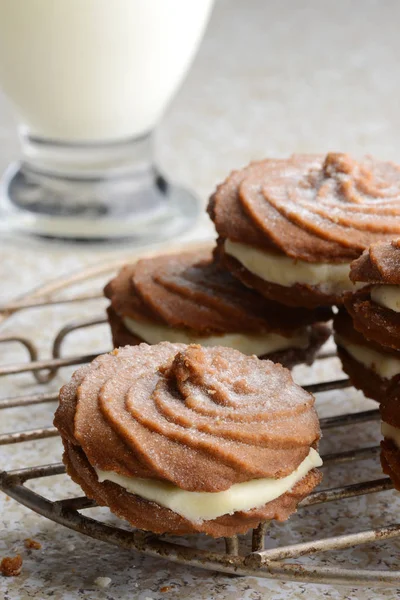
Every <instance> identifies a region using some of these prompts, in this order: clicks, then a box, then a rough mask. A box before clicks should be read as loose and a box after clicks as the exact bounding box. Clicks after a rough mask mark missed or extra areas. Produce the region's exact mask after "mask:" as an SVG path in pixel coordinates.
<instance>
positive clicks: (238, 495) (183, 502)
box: [95, 448, 322, 523]
mask: <svg viewBox="0 0 400 600" xmlns="http://www.w3.org/2000/svg"><path fill="white" fill-rule="evenodd" d="M321 465H322V460H321V457H320V456H319V454H318V452H317V451H316V450H314V449H313V448H310V452H309V454H308V456H307V457H306V458H305V459H304V460H303V462H302V463H301V464H300V465H299V466H298V467H297V469H295V471H293V473H291V474H290V475H288V476H287V477H283V478H282V479H271V478H267V477H266V478H264V479H254V480H252V481H245V482H244V483H235V484H234V485H232V486H231V487H230V488H229V489H228V490H226V491H224V492H188V491H186V490H181V489H179V488H178V487H177V486H175V485H173V484H171V483H167V482H164V481H156V480H153V479H140V478H135V477H126V476H124V475H118V473H114V472H113V471H102V470H100V469H95V471H96V473H97V477H98V480H99V481H100V482H103V481H106V480H107V481H113V482H114V483H117V484H118V485H120V486H121V487H123V488H124V489H125V490H127V491H128V492H130V493H131V494H136V495H137V496H140V497H141V498H145V499H146V500H150V501H152V502H156V503H157V504H159V505H160V506H164V507H165V508H169V509H170V510H172V511H173V512H175V513H177V514H178V515H181V516H182V517H185V519H188V521H192V522H194V523H195V522H200V521H208V520H211V519H216V518H217V517H221V516H222V515H228V514H229V515H231V514H233V513H234V512H237V511H241V510H251V509H252V508H258V507H260V506H263V505H264V504H267V502H271V501H272V500H275V499H276V498H279V496H282V494H285V492H288V491H289V490H291V489H292V488H293V487H294V486H295V485H296V483H298V482H299V481H300V480H301V479H303V478H304V477H305V476H306V475H307V473H308V472H309V471H311V469H314V468H315V467H320V466H321Z"/></svg>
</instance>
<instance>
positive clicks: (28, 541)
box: [24, 538, 42, 550]
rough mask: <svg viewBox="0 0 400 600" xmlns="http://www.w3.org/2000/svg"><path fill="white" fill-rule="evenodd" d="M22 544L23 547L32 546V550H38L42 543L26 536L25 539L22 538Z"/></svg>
mask: <svg viewBox="0 0 400 600" xmlns="http://www.w3.org/2000/svg"><path fill="white" fill-rule="evenodd" d="M24 545H25V548H32V550H40V548H41V547H42V544H41V543H40V542H37V541H36V540H32V539H31V538H26V540H24Z"/></svg>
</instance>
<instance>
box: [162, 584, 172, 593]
mask: <svg viewBox="0 0 400 600" xmlns="http://www.w3.org/2000/svg"><path fill="white" fill-rule="evenodd" d="M173 589H174V588H173V587H172V586H170V585H164V586H163V587H162V588H160V592H161V593H162V594H165V593H166V592H172V590H173Z"/></svg>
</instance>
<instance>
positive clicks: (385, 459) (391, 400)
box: [379, 377, 400, 491]
mask: <svg viewBox="0 0 400 600" xmlns="http://www.w3.org/2000/svg"><path fill="white" fill-rule="evenodd" d="M379 410H380V413H381V419H382V425H381V427H382V435H383V440H382V442H381V464H382V469H383V472H384V473H386V475H389V477H390V478H391V480H392V481H393V484H394V486H395V488H396V489H397V490H399V491H400V377H397V378H396V379H395V380H394V381H393V384H392V386H391V388H390V389H389V390H388V394H387V397H386V398H384V399H383V400H382V402H381V405H380V407H379Z"/></svg>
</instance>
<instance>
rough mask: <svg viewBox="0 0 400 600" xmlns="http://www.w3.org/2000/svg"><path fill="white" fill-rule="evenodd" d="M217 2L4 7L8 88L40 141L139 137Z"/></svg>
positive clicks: (0, 35) (113, 0)
mask: <svg viewBox="0 0 400 600" xmlns="http://www.w3.org/2000/svg"><path fill="white" fill-rule="evenodd" d="M212 2H213V0H0V87H1V88H2V89H3V90H4V92H5V93H6V94H7V95H8V97H9V98H10V99H11V102H12V104H13V107H14V109H15V111H16V115H17V118H18V120H19V121H20V122H21V123H22V124H23V125H24V126H25V127H26V128H27V131H28V133H29V135H31V136H37V137H42V138H48V139H52V140H58V141H70V142H75V141H78V142H79V141H93V142H96V141H99V142H101V141H107V140H116V139H121V138H127V137H131V136H134V137H136V136H139V135H141V134H143V133H146V132H148V131H149V130H151V129H152V128H153V127H154V125H155V124H156V122H157V121H158V120H159V118H160V116H161V114H162V112H163V110H164V109H165V106H166V104H167V103H168V101H169V100H170V98H171V96H172V95H173V94H174V92H175V90H176V89H177V87H178V85H179V83H180V82H181V80H182V78H183V76H184V75H185V72H186V70H187V68H188V66H189V64H190V61H191V59H192V57H193V55H194V53H195V51H196V48H197V46H198V44H199V42H200V40H201V36H202V34H203V31H204V28H205V25H206V22H207V19H208V16H209V13H210V10H211V5H212Z"/></svg>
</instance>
